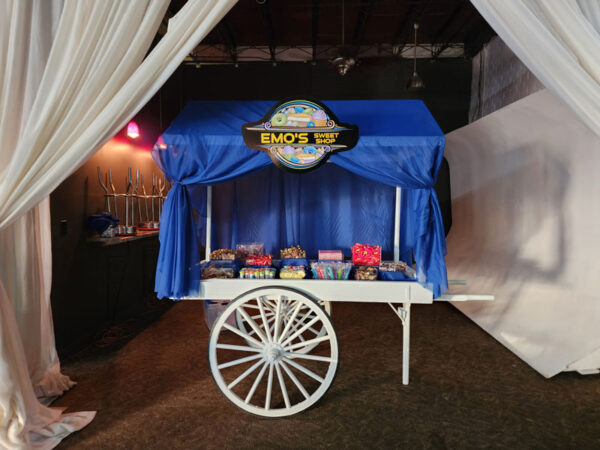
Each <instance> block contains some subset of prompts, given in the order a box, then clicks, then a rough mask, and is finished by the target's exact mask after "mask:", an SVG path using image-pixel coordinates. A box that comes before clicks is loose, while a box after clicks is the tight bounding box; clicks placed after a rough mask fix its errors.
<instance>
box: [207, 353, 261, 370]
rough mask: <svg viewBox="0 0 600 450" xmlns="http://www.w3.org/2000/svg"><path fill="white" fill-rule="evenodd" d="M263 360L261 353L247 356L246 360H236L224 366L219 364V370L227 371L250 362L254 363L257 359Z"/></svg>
mask: <svg viewBox="0 0 600 450" xmlns="http://www.w3.org/2000/svg"><path fill="white" fill-rule="evenodd" d="M258 358H262V355H261V354H260V353H259V354H257V355H252V356H246V357H245V358H240V359H234V360H233V361H229V362H226V363H223V364H219V365H218V366H217V369H226V368H227V367H231V366H237V365H238V364H244V363H245V362H248V361H254V360H255V359H258Z"/></svg>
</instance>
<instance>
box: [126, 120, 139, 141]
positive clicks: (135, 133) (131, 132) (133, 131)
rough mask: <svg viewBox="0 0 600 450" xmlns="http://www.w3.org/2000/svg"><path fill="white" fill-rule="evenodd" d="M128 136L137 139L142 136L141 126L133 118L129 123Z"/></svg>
mask: <svg viewBox="0 0 600 450" xmlns="http://www.w3.org/2000/svg"><path fill="white" fill-rule="evenodd" d="M127 137H128V138H129V139H137V138H139V137H140V127H139V126H138V124H137V123H135V122H134V121H133V120H132V121H131V122H129V123H128V124H127Z"/></svg>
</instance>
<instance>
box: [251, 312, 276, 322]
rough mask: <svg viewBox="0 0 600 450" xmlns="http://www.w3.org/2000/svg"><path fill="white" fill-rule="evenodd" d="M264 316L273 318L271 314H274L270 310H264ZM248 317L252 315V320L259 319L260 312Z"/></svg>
mask: <svg viewBox="0 0 600 450" xmlns="http://www.w3.org/2000/svg"><path fill="white" fill-rule="evenodd" d="M265 316H267V317H269V320H273V316H275V314H273V313H272V312H271V311H265ZM250 317H252V318H253V319H254V320H256V319H260V314H256V315H254V316H250Z"/></svg>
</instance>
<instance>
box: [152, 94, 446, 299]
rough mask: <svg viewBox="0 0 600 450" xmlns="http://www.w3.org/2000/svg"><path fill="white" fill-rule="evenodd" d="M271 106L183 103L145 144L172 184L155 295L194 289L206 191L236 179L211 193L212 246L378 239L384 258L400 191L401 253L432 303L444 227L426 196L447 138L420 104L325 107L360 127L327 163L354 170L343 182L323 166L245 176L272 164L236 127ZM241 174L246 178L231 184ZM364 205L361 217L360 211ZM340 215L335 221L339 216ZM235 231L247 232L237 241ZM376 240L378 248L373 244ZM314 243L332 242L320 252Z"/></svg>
mask: <svg viewBox="0 0 600 450" xmlns="http://www.w3.org/2000/svg"><path fill="white" fill-rule="evenodd" d="M273 104H274V102H269V101H195V102H190V103H188V104H187V105H186V107H185V109H184V110H183V111H182V112H181V113H180V115H179V116H178V117H177V118H176V119H175V121H174V122H173V123H172V124H171V126H170V127H169V128H168V129H167V130H166V131H165V132H164V133H163V135H162V137H161V138H160V139H159V142H158V143H157V145H155V147H154V149H153V152H152V155H153V157H154V160H155V161H156V163H157V164H158V166H159V167H160V168H161V169H162V170H163V171H164V172H165V174H166V175H167V177H168V178H169V179H170V181H172V182H173V183H174V184H173V187H172V188H171V190H170V192H169V195H168V196H167V199H166V201H165V204H164V207H163V212H162V216H161V227H160V234H159V239H160V244H161V246H160V253H159V258H158V266H157V271H156V283H155V289H156V292H157V293H158V295H159V297H171V298H181V297H184V296H193V295H194V294H196V293H197V292H198V288H199V286H200V275H201V274H200V265H199V262H200V259H201V256H200V250H199V247H198V238H197V236H198V234H197V233H198V228H200V229H202V227H203V220H201V219H202V217H203V216H204V215H205V206H206V205H205V199H206V196H205V186H208V185H215V184H219V183H228V182H229V183H231V182H235V183H234V184H226V185H223V186H222V188H221V187H220V186H219V188H221V189H220V190H219V191H218V192H217V196H216V199H215V202H216V203H217V206H218V208H220V209H221V213H220V215H219V214H217V216H218V217H221V218H222V219H223V220H221V221H218V220H217V221H216V223H215V233H216V234H217V239H216V241H217V243H224V246H233V245H234V244H236V243H237V242H236V240H237V239H240V241H239V242H248V240H253V241H260V242H263V241H266V242H269V243H270V246H268V250H270V251H274V250H271V249H276V248H281V247H285V246H287V245H291V244H301V245H302V246H303V247H304V248H306V249H307V251H308V252H309V253H312V254H314V252H315V251H316V249H319V248H321V249H324V248H342V247H344V248H348V247H349V246H351V245H352V244H354V242H370V243H371V244H379V245H382V248H383V251H384V252H386V251H389V250H390V246H391V245H392V242H393V236H392V234H393V210H394V197H393V192H394V191H395V190H394V189H393V187H396V186H399V187H401V188H402V189H403V190H402V192H403V195H402V219H401V255H402V256H403V257H404V258H405V259H410V257H411V253H412V255H414V259H415V261H416V263H417V274H418V279H419V282H420V283H422V284H423V285H425V286H426V287H427V288H429V289H431V290H432V291H433V293H434V296H436V297H437V296H439V295H440V293H441V292H443V291H445V290H447V284H448V283H447V277H446V266H445V262H444V256H445V254H446V241H445V235H444V226H443V222H442V215H441V211H440V207H439V203H438V199H437V195H436V193H435V191H434V189H433V185H434V183H435V180H436V178H437V174H438V170H439V167H440V165H441V162H442V158H443V150H444V143H445V137H444V134H443V133H442V131H441V129H440V128H439V126H438V125H437V123H436V122H435V120H434V119H433V117H432V116H431V114H430V113H429V110H428V109H427V107H426V106H425V105H424V104H423V102H421V101H419V100H341V101H326V102H325V104H326V105H327V106H328V107H329V108H330V109H331V110H332V111H333V112H334V113H335V114H336V116H337V117H338V118H339V119H340V120H341V121H343V122H346V123H351V124H355V125H358V127H359V132H360V138H359V141H358V144H357V145H356V146H355V147H354V148H353V149H351V150H348V151H344V152H337V153H333V154H332V155H331V156H330V158H329V161H328V162H330V163H333V165H336V166H339V167H341V168H343V169H345V170H346V171H349V172H351V173H352V174H354V175H350V174H347V175H346V174H345V173H344V171H340V170H339V169H337V168H336V167H331V166H332V164H325V165H324V166H323V167H322V168H320V169H318V170H316V171H315V172H313V173H310V174H290V173H287V172H283V171H276V169H275V168H271V169H269V170H267V171H265V172H260V173H255V172H259V171H262V170H263V169H267V168H269V167H272V162H271V159H270V158H269V156H268V155H267V154H266V153H265V152H262V151H257V150H251V149H249V148H248V147H246V145H245V144H244V141H243V139H242V135H241V127H242V124H244V123H247V122H252V121H256V120H259V119H260V118H261V117H263V116H264V114H265V112H266V111H268V110H269V109H270V108H271V107H272V106H273ZM251 174H253V175H251ZM265 174H266V175H267V176H266V177H265ZM248 175H250V177H248V180H250V182H248V181H247V180H246V179H245V180H239V179H240V178H242V177H246V176H248ZM356 175H358V177H357V176H356ZM361 177H362V178H361ZM365 179H366V180H365ZM236 180H239V181H236ZM369 180H370V181H369ZM274 182H276V183H277V184H276V185H274V184H273V183H274ZM306 198H310V199H312V201H306V200H305V199H306ZM256 199H259V200H258V201H256ZM319 204H320V205H319ZM356 205H358V206H357V208H358V210H357V209H356V207H355V206H356ZM218 208H217V209H218ZM365 209H369V210H371V211H370V212H369V213H368V214H365V213H364V212H365ZM193 210H196V211H197V214H198V224H196V223H195V220H194V213H193ZM225 210H226V211H227V212H226V213H223V211H225ZM217 212H218V211H217ZM340 214H341V215H344V214H345V217H344V218H343V219H340ZM252 215H254V216H252ZM257 215H258V217H257ZM334 216H335V217H334ZM323 219H324V221H325V224H323V223H322V222H323ZM257 222H260V224H258V225H257ZM253 224H254V225H253ZM373 225H378V226H377V227H374V226H373ZM316 227H318V229H317V231H315V229H316ZM241 228H243V229H249V230H250V231H251V234H249V235H248V234H246V235H243V236H241V237H240V233H239V230H240V229H241ZM374 228H377V232H375V231H374ZM236 230H237V231H236ZM332 230H333V231H332ZM348 230H360V232H358V233H357V232H356V231H354V232H348ZM382 230H383V231H384V235H382V233H381V231H382ZM303 231H305V232H304V233H303ZM378 233H379V234H378ZM376 237H378V238H379V239H380V241H376V240H372V239H374V238H376ZM324 238H332V239H333V240H334V241H336V242H330V243H329V245H327V243H326V242H325V243H324ZM340 238H341V239H345V240H344V241H342V240H341V239H340ZM241 239H243V240H241ZM352 239H355V240H354V241H352ZM342 242H343V244H342Z"/></svg>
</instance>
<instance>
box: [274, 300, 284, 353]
mask: <svg viewBox="0 0 600 450" xmlns="http://www.w3.org/2000/svg"><path fill="white" fill-rule="evenodd" d="M282 303H283V299H279V301H278V302H277V308H276V309H275V329H274V330H273V342H277V336H278V335H279V331H280V330H281V325H280V322H281V304H282Z"/></svg>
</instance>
